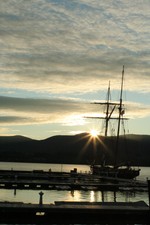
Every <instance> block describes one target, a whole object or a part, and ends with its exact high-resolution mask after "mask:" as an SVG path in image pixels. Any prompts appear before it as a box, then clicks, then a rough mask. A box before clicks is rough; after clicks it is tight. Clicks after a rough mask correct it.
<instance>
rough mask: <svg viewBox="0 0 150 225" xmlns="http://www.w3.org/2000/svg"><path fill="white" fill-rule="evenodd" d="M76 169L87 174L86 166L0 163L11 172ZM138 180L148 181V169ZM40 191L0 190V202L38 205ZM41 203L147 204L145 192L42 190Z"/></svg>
mask: <svg viewBox="0 0 150 225" xmlns="http://www.w3.org/2000/svg"><path fill="white" fill-rule="evenodd" d="M74 168H77V170H78V172H82V173H85V172H86V173H89V171H90V170H89V166H88V165H68V164H63V165H62V164H41V163H12V162H10V163H8V162H7V163H6V162H1V163H0V169H13V170H44V171H48V170H49V169H51V170H52V171H67V172H69V171H70V170H72V169H74ZM138 179H139V180H146V179H150V168H149V167H141V174H140V176H139V177H138ZM40 191H41V190H16V191H14V190H7V189H1V191H0V201H13V202H24V203H35V204H36V203H39V192H40ZM42 192H43V193H44V195H43V202H44V203H45V204H50V203H54V202H55V201H90V202H102V201H117V202H120V201H123V202H130V201H133V202H135V201H141V200H143V201H145V202H146V203H147V204H149V202H148V193H147V192H144V191H143V192H127V191H118V192H115V193H114V192H112V191H103V192H101V191H84V190H75V191H66V190H61V191H60V190H59V191H58V190H42Z"/></svg>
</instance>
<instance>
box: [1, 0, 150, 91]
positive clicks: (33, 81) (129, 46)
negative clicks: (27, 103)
mask: <svg viewBox="0 0 150 225" xmlns="http://www.w3.org/2000/svg"><path fill="white" fill-rule="evenodd" d="M148 9H149V1H147V0H145V1H137V2H131V1H122V0H118V1H105V2H103V1H98V0H97V1H96V0H95V1H92V2H91V1H82V0H81V1H66V0H62V1H53V0H50V1H46V0H45V1H43V0H36V1H35V0H31V1H25V0H20V1H19V2H18V1H16V0H8V1H4V0H2V1H1V2H0V14H1V17H0V22H1V31H0V32H1V66H0V77H1V83H0V85H1V87H9V88H18V89H22V88H23V89H25V90H36V91H43V90H47V91H49V92H51V93H56V92H57V93H58V92H66V91H68V92H75V91H80V92H83V91H86V92H88V90H89V89H91V90H96V89H99V88H103V84H104V81H105V82H106V80H108V79H110V78H111V79H116V78H117V79H118V76H119V75H120V72H121V67H122V65H123V64H125V66H126V67H127V72H128V80H129V83H130V81H131V82H132V80H133V79H136V80H137V84H138V86H137V85H134V84H133V83H132V90H133V89H135V90H136V89H137V88H138V90H139V91H140V90H143V89H144V90H145V91H149V84H148V83H147V82H145V79H148V81H149V48H148V46H149V37H150V36H149V30H150V29H149V10H148ZM129 88H130V89H131V87H130V86H129Z"/></svg>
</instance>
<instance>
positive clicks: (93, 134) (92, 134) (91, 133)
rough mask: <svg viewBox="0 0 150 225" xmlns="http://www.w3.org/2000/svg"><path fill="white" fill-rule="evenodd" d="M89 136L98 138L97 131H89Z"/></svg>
mask: <svg viewBox="0 0 150 225" xmlns="http://www.w3.org/2000/svg"><path fill="white" fill-rule="evenodd" d="M90 135H91V136H92V137H97V136H98V131H97V130H94V129H92V130H91V131H90Z"/></svg>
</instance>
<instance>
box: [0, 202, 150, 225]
mask: <svg viewBox="0 0 150 225" xmlns="http://www.w3.org/2000/svg"><path fill="white" fill-rule="evenodd" d="M149 221H150V210H149V206H148V205H147V204H146V203H145V202H143V201H139V202H134V203H131V202H130V203H124V202H118V203H114V202H105V203H101V202H97V203H96V202H95V203H91V202H55V203H54V204H40V203H39V204H24V203H19V202H18V203H10V202H0V224H121V225H123V224H137V223H138V224H149Z"/></svg>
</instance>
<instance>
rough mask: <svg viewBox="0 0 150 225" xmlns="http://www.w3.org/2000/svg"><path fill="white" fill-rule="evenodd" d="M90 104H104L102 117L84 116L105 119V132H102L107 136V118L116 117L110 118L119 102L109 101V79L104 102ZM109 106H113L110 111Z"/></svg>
mask: <svg viewBox="0 0 150 225" xmlns="http://www.w3.org/2000/svg"><path fill="white" fill-rule="evenodd" d="M92 104H99V105H106V112H105V117H104V116H102V117H99V116H98V117H96V116H95V117H92V116H88V117H85V118H90V119H105V132H104V135H105V137H107V135H108V125H109V120H110V119H117V118H112V117H111V116H112V114H113V112H114V110H115V108H116V106H117V105H118V106H119V105H120V104H119V103H116V102H110V81H109V85H108V91H107V99H106V102H93V103H92ZM110 106H113V108H112V109H111V111H110Z"/></svg>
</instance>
